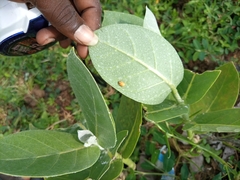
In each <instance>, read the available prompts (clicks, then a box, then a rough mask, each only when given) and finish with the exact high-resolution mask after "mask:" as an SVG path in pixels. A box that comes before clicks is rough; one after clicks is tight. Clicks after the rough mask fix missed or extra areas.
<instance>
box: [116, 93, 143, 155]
mask: <svg viewBox="0 0 240 180" xmlns="http://www.w3.org/2000/svg"><path fill="white" fill-rule="evenodd" d="M115 123H116V130H117V132H120V131H123V130H127V131H128V136H127V138H126V139H125V140H124V142H123V144H122V146H121V147H120V149H119V151H118V152H119V153H121V154H122V157H123V158H125V159H126V158H129V157H130V156H131V154H132V152H133V150H134V148H135V146H136V144H137V141H138V138H139V136H140V126H141V124H142V106H141V104H140V103H138V102H136V101H134V100H132V99H130V98H127V97H125V96H122V98H121V102H120V106H119V109H118V114H117V118H116V120H115Z"/></svg>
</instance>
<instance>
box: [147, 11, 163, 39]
mask: <svg viewBox="0 0 240 180" xmlns="http://www.w3.org/2000/svg"><path fill="white" fill-rule="evenodd" d="M143 27H144V28H146V29H149V30H151V31H153V32H155V33H157V34H158V35H160V36H162V35H161V33H160V31H159V27H158V24H157V21H156V18H155V16H154V14H153V13H152V11H151V10H150V9H148V7H146V13H145V16H144V20H143Z"/></svg>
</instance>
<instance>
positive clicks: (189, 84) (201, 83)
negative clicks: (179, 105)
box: [177, 70, 221, 104]
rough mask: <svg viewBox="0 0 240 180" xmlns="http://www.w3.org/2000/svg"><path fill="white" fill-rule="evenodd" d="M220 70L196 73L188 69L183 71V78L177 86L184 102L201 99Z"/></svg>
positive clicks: (193, 101)
mask: <svg viewBox="0 0 240 180" xmlns="http://www.w3.org/2000/svg"><path fill="white" fill-rule="evenodd" d="M220 73H221V71H219V70H215V71H206V72H204V73H203V74H197V73H194V72H192V71H189V70H185V71H184V78H183V80H182V82H181V83H180V84H179V86H178V87H177V89H178V92H179V94H180V95H181V96H182V98H183V99H184V102H185V103H186V104H193V103H196V102H197V101H199V100H201V99H202V98H203V96H204V95H205V94H206V93H207V92H208V90H209V89H210V88H211V87H212V85H213V84H214V83H215V81H216V80H217V78H218V76H219V75H220Z"/></svg>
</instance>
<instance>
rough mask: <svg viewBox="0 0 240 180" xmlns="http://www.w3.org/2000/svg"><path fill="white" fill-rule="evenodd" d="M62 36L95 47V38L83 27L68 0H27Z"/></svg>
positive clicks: (81, 21)
mask: <svg viewBox="0 0 240 180" xmlns="http://www.w3.org/2000/svg"><path fill="white" fill-rule="evenodd" d="M29 2H31V3H33V4H34V5H35V6H36V7H37V8H38V9H39V10H40V11H41V12H42V13H43V15H44V16H45V17H46V19H48V21H50V23H51V24H52V25H53V26H54V27H55V28H56V29H57V30H58V31H59V32H61V33H62V34H64V35H65V36H67V37H69V38H71V39H72V40H75V41H77V42H78V43H81V44H84V45H95V44H96V43H97V42H98V38H97V36H96V35H95V34H94V33H93V32H92V30H91V29H90V28H89V27H88V26H86V25H84V21H83V19H82V18H81V17H80V16H79V14H78V12H77V11H76V9H75V8H74V6H73V5H72V4H71V2H70V1H68V0H58V1H49V0H29Z"/></svg>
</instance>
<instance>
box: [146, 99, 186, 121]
mask: <svg viewBox="0 0 240 180" xmlns="http://www.w3.org/2000/svg"><path fill="white" fill-rule="evenodd" d="M144 109H145V110H146V111H147V112H146V114H145V118H146V119H147V120H149V121H154V122H155V123H160V122H164V121H167V120H170V119H173V118H175V117H179V116H181V115H183V114H186V113H188V111H189V109H188V106H186V105H183V104H176V102H175V101H171V100H165V101H164V102H163V103H161V104H158V105H144Z"/></svg>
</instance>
